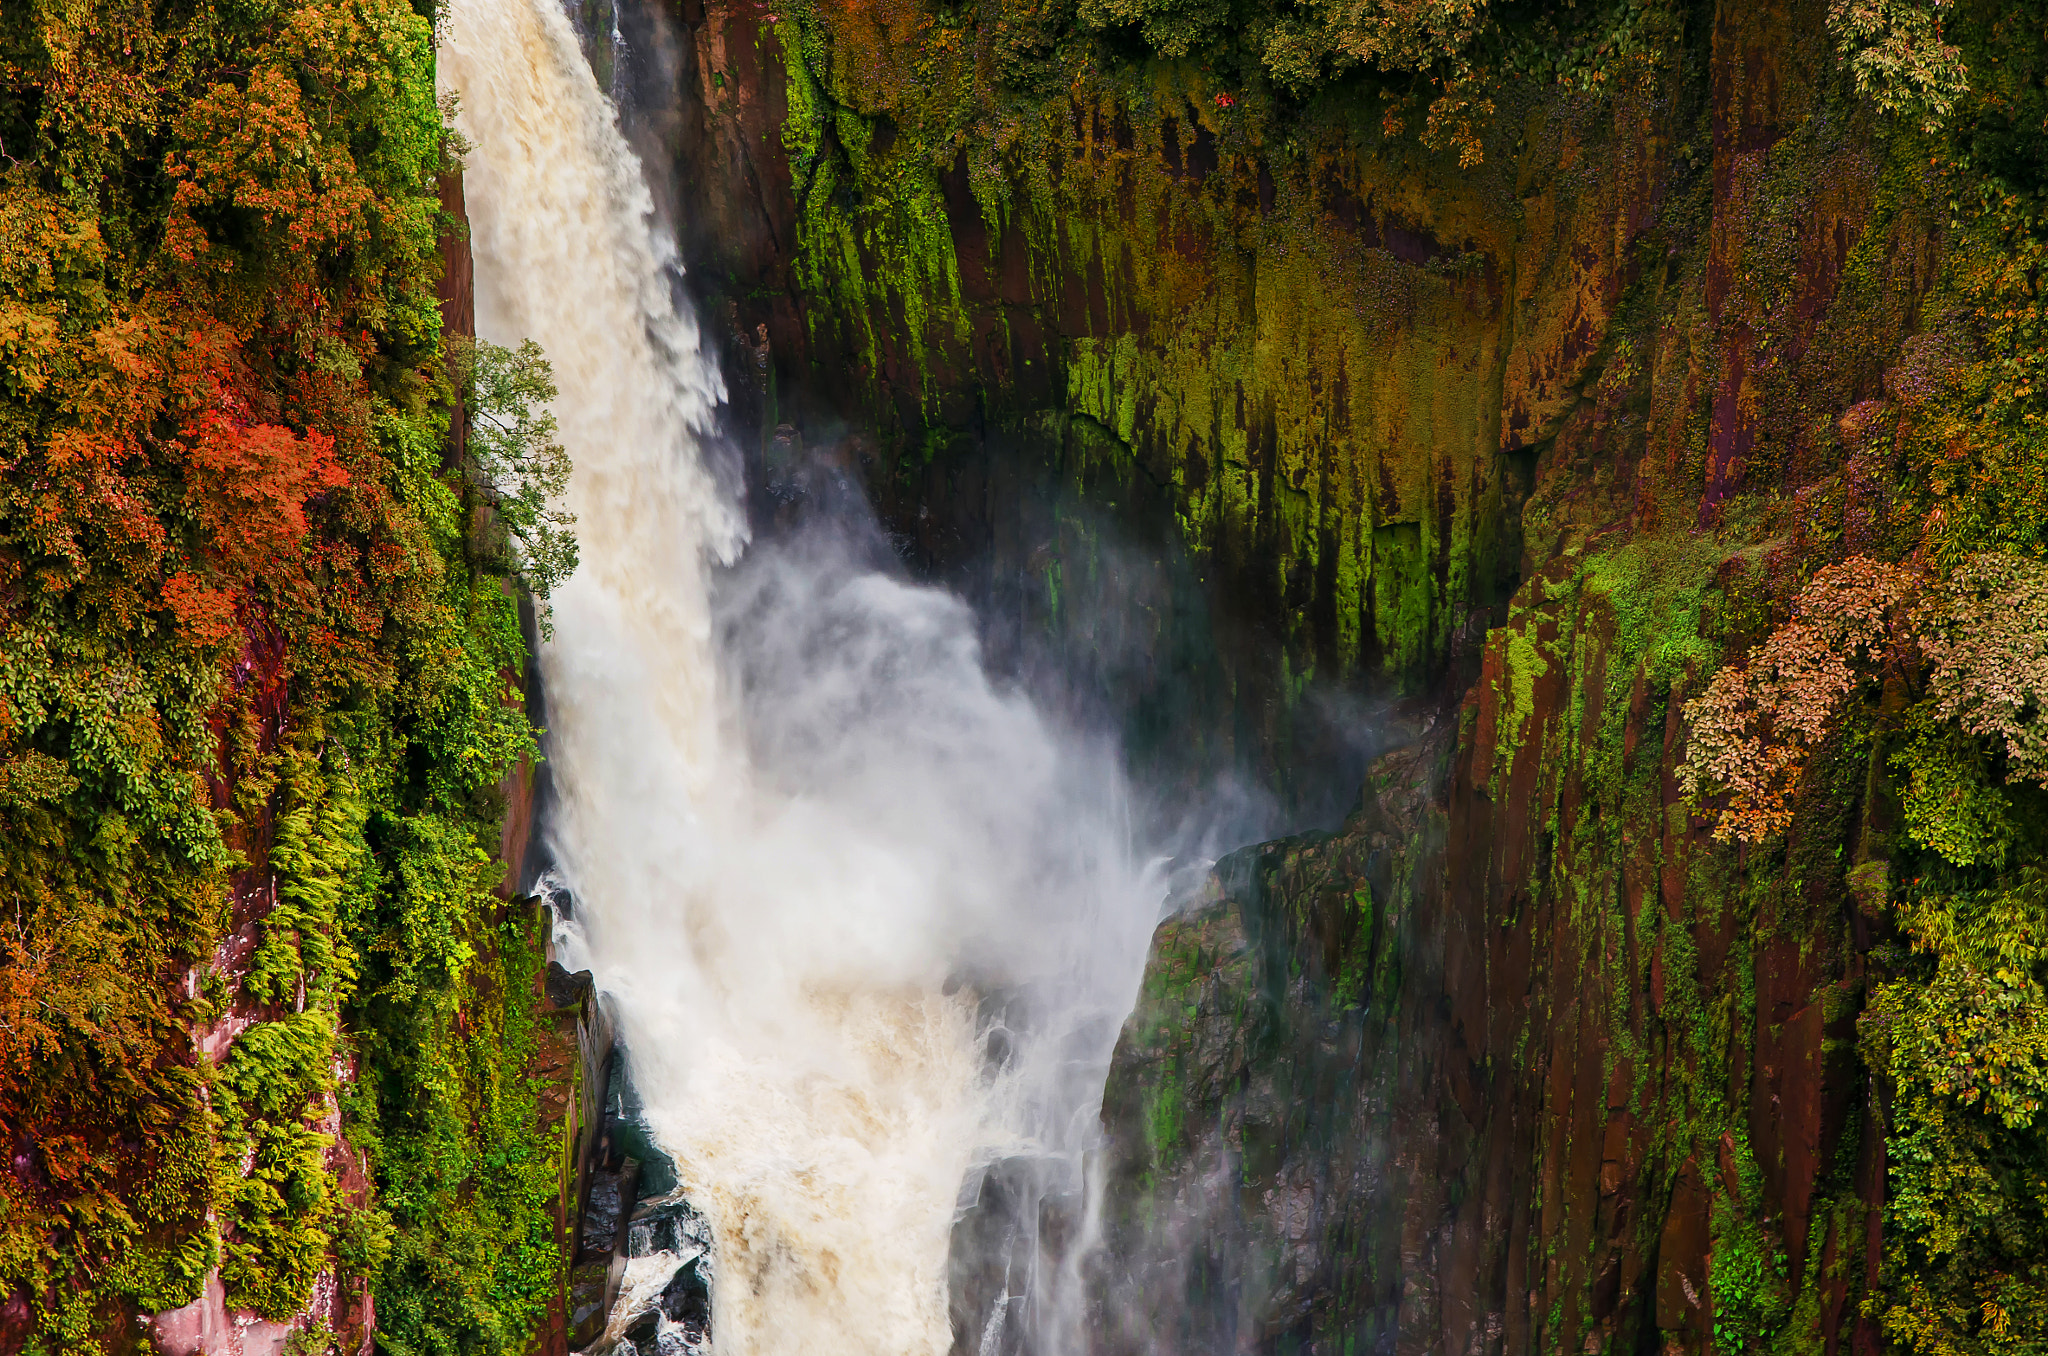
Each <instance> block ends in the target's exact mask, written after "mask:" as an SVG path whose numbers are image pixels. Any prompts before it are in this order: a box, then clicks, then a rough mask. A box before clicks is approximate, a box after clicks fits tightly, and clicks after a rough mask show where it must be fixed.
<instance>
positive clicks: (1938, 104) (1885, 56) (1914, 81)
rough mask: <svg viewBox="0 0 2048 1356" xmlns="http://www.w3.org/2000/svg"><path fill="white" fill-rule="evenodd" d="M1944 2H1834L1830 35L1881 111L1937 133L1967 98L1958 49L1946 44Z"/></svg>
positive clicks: (1830, 8)
mask: <svg viewBox="0 0 2048 1356" xmlns="http://www.w3.org/2000/svg"><path fill="white" fill-rule="evenodd" d="M1939 4H1940V0H1931V3H1930V0H1830V3H1829V5H1828V31H1829V32H1831V33H1832V34H1833V35H1834V38H1835V43H1836V45H1837V47H1838V48H1839V49H1840V51H1841V54H1842V59H1843V60H1844V61H1846V62H1847V63H1848V65H1849V72H1850V75H1851V76H1852V77H1853V78H1854V79H1855V81H1856V92H1857V93H1858V94H1861V95H1863V96H1864V97H1865V98H1867V99H1869V100H1871V101H1872V102H1873V103H1875V104H1876V105H1877V107H1878V108H1879V110H1880V111H1882V112H1884V113H1888V114H1895V115H1897V116H1900V117H1905V118H1912V119H1915V120H1916V121H1918V122H1919V124H1920V126H1921V128H1922V130H1924V131H1928V132H1934V131H1938V130H1939V129H1940V127H1941V125H1942V122H1943V121H1944V120H1945V119H1947V117H1948V116H1949V114H1950V113H1951V112H1953V111H1954V109H1955V106H1956V103H1957V102H1958V101H1959V100H1960V99H1961V98H1962V97H1963V96H1964V95H1965V94H1967V93H1968V92H1969V88H1970V83H1969V72H1968V71H1967V70H1965V69H1964V67H1963V54H1962V52H1961V50H1960V49H1958V48H1956V47H1952V46H1950V45H1949V44H1948V43H1946V42H1943V41H1942V37H1941V18H1940V16H1939V14H1937V13H1936V7H1937V6H1938V5H1939Z"/></svg>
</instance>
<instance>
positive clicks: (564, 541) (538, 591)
mask: <svg viewBox="0 0 2048 1356" xmlns="http://www.w3.org/2000/svg"><path fill="white" fill-rule="evenodd" d="M450 349H451V353H452V354H453V361H454V365H455V369H456V372H457V375H458V377H459V379H460V380H461V381H462V383H463V394H464V399H465V401H466V402H467V404H468V409H469V416H470V420H471V423H470V432H469V454H470V457H471V458H472V459H473V460H474V461H475V463H476V466H477V471H478V474H479V475H480V476H481V477H482V479H483V482H484V485H485V486H486V488H487V492H488V495H489V499H490V503H491V505H492V506H493V507H494V508H495V509H497V511H498V521H499V522H500V523H502V524H503V525H504V527H505V530H506V531H507V532H508V533H510V534H511V537H512V539H513V540H514V541H515V542H517V543H518V544H519V571H520V577H521V578H522V579H523V580H524V581H525V583H526V586H527V588H528V589H530V590H531V591H532V593H533V595H534V596H535V597H536V598H540V599H543V600H545V599H546V598H547V597H548V595H549V593H550V592H551V591H552V590H553V589H554V588H555V587H556V586H558V585H559V584H560V583H561V582H562V581H563V580H565V579H567V578H568V577H569V576H570V574H572V573H573V572H574V571H575V569H576V538H575V537H574V536H573V535H572V534H571V532H570V529H571V528H573V527H574V526H575V525H576V517H575V515H574V514H572V513H570V512H568V511H567V510H566V509H564V508H562V507H561V497H562V494H563V492H564V491H565V490H566V489H568V486H569V454H568V453H567V452H566V451H564V450H563V449H562V445H561V444H560V443H558V442H556V441H555V416H554V414H553V413H552V412H551V411H550V410H549V409H548V405H549V403H550V402H551V401H553V400H554V398H555V379H554V372H553V369H551V368H550V367H549V366H548V360H547V357H546V355H544V354H543V353H542V352H541V348H540V345H539V344H536V343H535V342H534V341H533V340H531V339H526V340H522V341H521V342H520V344H519V347H517V348H503V347H500V346H499V345H497V344H493V343H491V342H489V341H488V340H481V339H480V340H475V341H458V342H457V343H454V344H451V345H450ZM543 625H545V619H543Z"/></svg>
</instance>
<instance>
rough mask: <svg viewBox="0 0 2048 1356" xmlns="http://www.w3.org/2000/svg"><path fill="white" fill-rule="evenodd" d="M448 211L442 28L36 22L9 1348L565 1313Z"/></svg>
mask: <svg viewBox="0 0 2048 1356" xmlns="http://www.w3.org/2000/svg"><path fill="white" fill-rule="evenodd" d="M448 167H449V164H448V142H447V134H446V132H445V131H444V128H443V119H442V116H441V112H440V110H439V109H438V108H437V107H436V104H435V100H434V84H433V34H432V25H431V22H430V15H429V13H428V12H427V11H425V10H424V9H416V8H414V7H412V6H409V5H407V4H406V3H404V0H254V2H242V0H192V2H190V3H165V4H158V3H125V2H123V0H79V2H75V3H60V2H59V0H24V2H23V3H20V4H9V5H6V6H4V7H0V1126H4V1128H5V1133H6V1135H7V1136H8V1142H9V1144H10V1146H11V1148H10V1155H11V1164H12V1166H11V1168H10V1169H9V1170H8V1171H6V1172H4V1173H0V1301H4V1306H5V1307H4V1310H0V1332H4V1340H5V1341H7V1342H10V1343H11V1342H26V1343H27V1346H28V1349H29V1350H31V1351H41V1352H57V1351H64V1352H90V1351H95V1350H101V1349H103V1345H104V1343H105V1342H106V1341H107V1340H110V1338H109V1335H110V1334H119V1333H123V1332H126V1333H131V1334H132V1333H133V1332H134V1330H135V1328H134V1318H133V1315H135V1314H137V1313H151V1312H156V1311H162V1310H167V1309H172V1308H175V1307H178V1306H181V1305H184V1304H187V1303H190V1302H192V1301H193V1300H195V1299H196V1298H198V1297H199V1296H200V1294H201V1290H202V1285H203V1284H204V1282H205V1278H206V1277H207V1275H208V1273H209V1272H210V1271H212V1270H214V1269H216V1268H217V1269H218V1274H219V1278H220V1283H221V1285H222V1286H223V1288H224V1290H225V1294H226V1299H227V1302H228V1304H229V1305H231V1306H234V1307H237V1308H244V1309H249V1310H253V1311H255V1312H256V1313H257V1314H259V1315H263V1316H266V1317H269V1318H274V1319H289V1318H291V1317H292V1316H293V1315H294V1314H296V1313H299V1312H301V1311H303V1310H305V1309H306V1307H307V1306H308V1304H309V1302H312V1301H313V1300H314V1299H315V1296H316V1293H332V1291H331V1290H327V1291H323V1287H322V1286H321V1285H320V1284H318V1282H320V1279H321V1278H322V1277H327V1278H329V1279H332V1280H337V1281H338V1282H339V1293H340V1294H341V1295H342V1296H343V1297H344V1301H343V1302H342V1303H341V1305H340V1306H339V1307H335V1306H330V1307H329V1308H328V1309H326V1310H324V1311H322V1314H321V1317H322V1319H323V1321H324V1320H326V1319H332V1320H333V1321H335V1322H337V1323H339V1322H344V1321H346V1319H347V1314H346V1313H345V1312H344V1310H345V1309H346V1307H347V1305H346V1298H347V1297H348V1296H351V1295H353V1294H354V1293H355V1290H356V1288H357V1287H358V1286H359V1284H360V1283H361V1282H362V1281H364V1280H368V1281H369V1282H371V1283H372V1284H373V1286H374V1290H375V1295H376V1301H377V1307H378V1311H379V1313H380V1316H381V1322H380V1325H379V1326H380V1329H381V1336H380V1341H381V1342H382V1343H383V1346H384V1349H386V1350H389V1351H393V1352H453V1351H465V1352H467V1351H498V1350H505V1349H508V1348H511V1347H514V1346H516V1345H517V1344H518V1343H519V1341H520V1340H521V1339H522V1338H523V1334H524V1332H525V1331H526V1329H527V1328H528V1327H529V1326H530V1324H531V1321H532V1319H533V1318H534V1316H535V1314H536V1312H537V1306H538V1305H539V1304H540V1303H541V1302H542V1297H543V1294H544V1291H545V1290H546V1289H547V1287H548V1286H549V1285H551V1284H552V1278H553V1275H554V1268H555V1267H556V1266H557V1265H558V1262H557V1259H556V1258H555V1257H554V1255H553V1250H552V1247H551V1246H547V1245H548V1244H549V1243H550V1242H551V1236H550V1235H549V1233H548V1224H547V1219H546V1206H547V1204H548V1202H549V1201H550V1200H551V1198H552V1190H553V1182H554V1180H555V1167H554V1163H553V1159H552V1155H553V1154H554V1153H555V1148H554V1146H552V1145H551V1144H549V1143H547V1142H546V1141H544V1140H543V1139H541V1138H540V1137H539V1135H538V1130H537V1126H536V1119H535V1116H534V1108H533V1104H532V1097H531V1094H530V1093H529V1092H526V1091H523V1090H522V1085H521V1084H520V1082H519V1081H518V1074H519V1070H520V1068H521V1065H522V1063H523V1061H524V1059H525V1057H526V1053H527V1051H528V1050H529V1048H530V1047H531V1044H532V1040H533V1036H532V1032H531V1030H530V1029H529V1027H528V1025H527V1019H526V1017H525V1012H526V1008H527V1006H528V1003H529V999H528V993H529V990H530V988H531V985H532V982H533V967H534V965H535V964H537V961H536V959H535V951H534V948H535V942H534V939H532V938H531V937H529V936H528V935H527V933H526V931H525V930H524V929H523V928H521V927H519V926H517V925H515V924H512V923H500V922H494V921H493V920H494V919H496V918H497V917H499V911H497V902H496V900H495V899H494V897H493V895H492V890H493V887H494V886H495V885H496V884H497V883H498V879H499V875H500V869H499V867H497V866H496V865H495V864H494V863H493V861H492V849H493V848H494V847H495V843H496V837H497V832H498V824H499V821H500V819H501V816H502V805H501V803H500V798H499V796H498V792H497V790H496V788H497V785H498V783H499V781H500V779H501V777H502V776H503V774H504V772H505V770H506V769H507V767H508V766H509V765H511V764H513V763H514V762H516V761H517V760H518V759H520V758H522V757H525V756H528V755H530V754H531V752H532V750H533V732H532V731H531V729H530V728H529V726H528V725H527V722H526V720H525V717H524V715H523V714H522V712H521V710H520V709H519V706H518V704H517V689H516V685H515V684H514V682H513V679H514V677H515V676H516V674H517V673H518V671H519V670H520V669H521V667H522V665H523V662H524V658H525V647H524V644H523V642H522V638H521V633H520V626H519V620H518V613H517V605H516V603H515V601H514V598H513V596H512V594H511V592H510V591H509V590H508V589H507V588H506V587H505V584H504V580H503V579H502V578H501V576H502V575H503V574H504V573H507V572H508V571H509V570H510V569H511V568H512V562H507V561H500V560H498V559H497V558H496V557H494V556H493V554H492V553H491V552H490V551H488V550H485V549H483V545H486V544H487V542H488V537H489V533H488V532H482V531H480V527H479V525H480V524H481V525H483V526H484V527H488V514H484V513H481V512H480V510H481V509H482V508H483V506H484V500H485V499H486V498H488V497H489V496H488V495H486V494H485V493H484V492H482V491H480V490H479V488H478V486H477V485H476V484H475V483H474V481H475V479H476V478H475V477H474V476H466V475H464V474H463V473H462V472H461V471H460V469H459V468H458V469H451V468H450V467H448V466H446V465H445V464H444V453H443V447H444V443H445V439H446V430H447V425H448V416H447V412H446V409H447V404H448V401H449V399H450V396H451V390H450V386H449V378H448V375H447V367H446V363H445V357H446V354H445V346H444V339H443V334H442V321H441V315H440V311H439V307H438V302H437V298H436V285H437V279H438V277H439V274H440V267H441V265H440V258H439V251H438V244H437V241H438V238H439V236H440V234H441V233H442V232H443V231H444V230H445V229H446V228H447V226H448V223H447V221H446V220H445V218H444V217H443V216H442V214H441V212H440V210H439V207H438V197H437V192H436V178H437V175H438V174H440V173H441V172H443V171H444V170H445V169H447V168H448ZM492 361H493V362H495V363H496V364H497V366H498V367H499V368H503V367H505V366H506V364H507V363H508V362H511V361H512V360H510V359H507V358H504V357H502V356H501V357H498V358H495V359H493V360H492ZM518 364H519V365H518V366H517V371H518V372H519V373H520V374H521V375H520V377H519V380H520V381H522V382H524V383H525V386H526V387H528V388H533V389H534V390H538V386H536V380H539V382H540V384H541V385H544V384H545V382H544V375H545V374H544V372H542V371H539V369H537V368H536V367H535V365H534V360H533V359H532V358H530V357H521V358H520V359H519V360H518ZM517 394H518V393H516V392H515V393H514V396H515V397H516V396H517ZM517 404H518V400H517V399H516V398H515V399H513V401H512V404H511V405H507V406H505V408H506V409H508V410H511V411H512V412H511V413H510V414H509V415H508V416H507V417H509V418H511V419H512V421H513V423H514V424H518V423H519V422H520V417H519V415H518V412H517V410H516V409H515V408H514V406H516V405H517ZM526 422H527V423H529V424H530V423H532V419H531V418H528V419H527V420H526ZM546 443H547V440H546V439H545V438H542V439H541V440H540V446H542V447H544V446H545V445H546ZM521 446H522V447H524V446H525V445H523V444H522V445H521ZM545 469H546V468H543V470H544V471H545ZM556 469H557V470H558V469H559V468H556ZM543 482H545V475H543ZM522 493H523V491H521V490H518V489H516V488H515V489H514V491H513V492H512V494H511V496H510V498H511V499H513V500H514V501H516V502H517V503H519V504H521V505H525V504H526V501H525V500H524V499H522V498H521V494H522ZM500 497H503V496H500ZM535 507H536V512H538V511H539V510H538V508H537V506H535ZM508 516H509V517H514V518H516V514H513V515H508ZM528 518H529V520H532V519H534V515H533V514H529V515H528ZM528 525H530V523H529V524H528ZM514 526H515V527H519V526H521V523H519V522H517V521H515V522H514ZM542 549H543V550H544V551H545V552H551V554H547V555H546V556H545V559H546V561H547V563H546V564H544V565H543V566H542V567H541V571H540V572H541V573H542V574H544V575H545V574H546V573H547V572H548V571H554V572H555V574H556V575H559V573H560V572H561V571H563V570H566V569H567V568H568V567H569V565H570V564H571V563H572V561H573V557H572V556H571V555H567V554H565V553H564V550H563V548H562V545H561V542H560V541H559V540H555V541H553V542H552V543H551V544H549V545H546V546H544V547H543V548H542ZM359 1154H360V1155H361V1157H359V1156H358V1155H359ZM365 1164H366V1165H367V1168H368V1178H369V1180H368V1181H365V1180H364V1175H363V1172H362V1171H361V1167H362V1166H363V1165H365ZM122 1340H123V1341H124V1342H125V1341H126V1340H128V1339H126V1338H123V1339H122ZM305 1340H306V1341H308V1342H314V1343H316V1344H317V1342H318V1340H320V1339H319V1334H318V1333H317V1332H314V1333H309V1334H308V1335H307V1336H306V1338H305Z"/></svg>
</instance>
